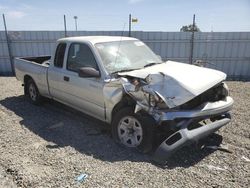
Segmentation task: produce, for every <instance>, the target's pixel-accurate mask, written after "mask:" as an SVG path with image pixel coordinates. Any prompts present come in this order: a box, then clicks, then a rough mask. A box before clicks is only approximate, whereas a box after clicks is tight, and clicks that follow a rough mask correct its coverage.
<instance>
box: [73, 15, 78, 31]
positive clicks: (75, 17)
mask: <svg viewBox="0 0 250 188" xmlns="http://www.w3.org/2000/svg"><path fill="white" fill-rule="evenodd" d="M77 18H78V17H77V16H74V19H75V26H76V31H77Z"/></svg>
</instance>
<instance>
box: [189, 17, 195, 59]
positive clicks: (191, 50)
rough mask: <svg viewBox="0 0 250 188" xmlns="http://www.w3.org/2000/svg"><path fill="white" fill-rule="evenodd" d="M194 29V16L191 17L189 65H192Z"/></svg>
mask: <svg viewBox="0 0 250 188" xmlns="http://www.w3.org/2000/svg"><path fill="white" fill-rule="evenodd" d="M194 27H195V14H194V16H193V26H192V35H191V41H190V42H191V46H190V48H191V49H190V58H189V63H190V64H193V53H194Z"/></svg>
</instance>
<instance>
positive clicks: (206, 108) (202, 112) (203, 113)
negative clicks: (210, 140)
mask: <svg viewBox="0 0 250 188" xmlns="http://www.w3.org/2000/svg"><path fill="white" fill-rule="evenodd" d="M232 105H233V99H232V98H231V97H227V98H226V100H225V101H218V102H214V103H206V104H205V105H203V106H201V107H200V108H198V109H195V110H192V111H175V112H164V113H162V114H161V116H160V122H162V121H168V120H175V119H183V121H181V123H179V124H178V127H179V128H180V129H179V130H178V131H177V132H175V133H173V134H172V135H170V136H169V137H168V138H167V139H166V140H164V141H163V142H162V143H161V144H160V146H159V147H158V148H157V149H156V151H155V153H154V155H153V160H154V161H155V162H157V163H158V164H161V165H164V164H166V161H167V159H168V158H169V157H170V156H171V155H172V154H173V153H174V152H175V151H177V150H178V149H180V148H182V147H183V146H186V145H189V144H191V143H193V142H197V141H199V140H200V139H202V138H205V137H207V136H209V135H210V134H212V133H214V132H216V131H217V130H219V129H220V128H221V127H223V126H224V125H226V124H228V123H229V122H230V120H231V116H230V114H229V113H228V111H229V110H230V109H231V108H232ZM215 116H216V117H217V118H218V119H217V120H216V121H214V122H212V123H209V124H206V125H203V126H201V127H198V128H194V129H190V128H189V125H191V124H192V123H193V121H194V119H201V120H202V119H207V118H209V117H215Z"/></svg>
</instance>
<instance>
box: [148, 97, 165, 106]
mask: <svg viewBox="0 0 250 188" xmlns="http://www.w3.org/2000/svg"><path fill="white" fill-rule="evenodd" d="M149 105H150V106H151V107H157V108H159V109H161V108H167V105H166V103H165V102H164V101H163V100H162V99H161V98H160V97H159V96H158V95H157V94H155V95H152V94H150V95H149Z"/></svg>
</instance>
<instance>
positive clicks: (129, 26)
mask: <svg viewBox="0 0 250 188" xmlns="http://www.w3.org/2000/svg"><path fill="white" fill-rule="evenodd" d="M128 22H129V25H128V36H129V37H131V22H132V20H131V14H129V20H128Z"/></svg>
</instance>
